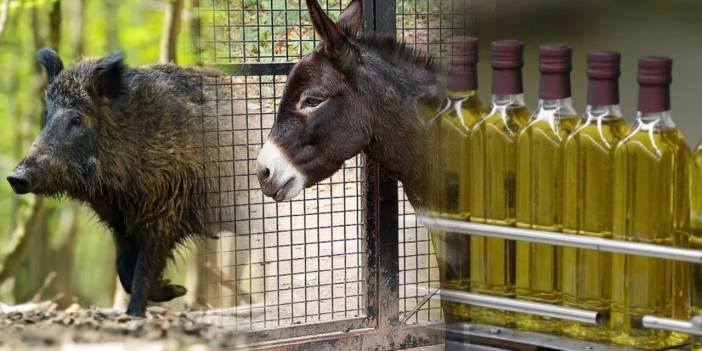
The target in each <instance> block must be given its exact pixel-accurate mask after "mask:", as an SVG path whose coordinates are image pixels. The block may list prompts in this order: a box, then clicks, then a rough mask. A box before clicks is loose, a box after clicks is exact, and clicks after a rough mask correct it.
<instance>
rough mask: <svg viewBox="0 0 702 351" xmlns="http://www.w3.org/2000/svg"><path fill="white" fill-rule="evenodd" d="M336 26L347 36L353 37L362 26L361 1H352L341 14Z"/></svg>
mask: <svg viewBox="0 0 702 351" xmlns="http://www.w3.org/2000/svg"><path fill="white" fill-rule="evenodd" d="M336 25H337V26H338V27H339V29H341V31H342V32H343V33H344V34H346V35H348V36H351V37H353V36H355V35H356V33H358V30H359V29H361V25H363V0H352V1H351V3H350V4H349V6H347V7H346V9H345V10H344V11H343V12H342V13H341V15H340V16H339V19H338V20H337V21H336Z"/></svg>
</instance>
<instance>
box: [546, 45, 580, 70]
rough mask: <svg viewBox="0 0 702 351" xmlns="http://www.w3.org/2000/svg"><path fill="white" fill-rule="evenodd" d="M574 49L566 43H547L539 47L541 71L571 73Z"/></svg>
mask: <svg viewBox="0 0 702 351" xmlns="http://www.w3.org/2000/svg"><path fill="white" fill-rule="evenodd" d="M571 56H572V50H571V48H570V46H568V45H565V44H546V45H542V46H541V47H539V71H541V73H570V70H571V69H572V68H573V66H572V64H571Z"/></svg>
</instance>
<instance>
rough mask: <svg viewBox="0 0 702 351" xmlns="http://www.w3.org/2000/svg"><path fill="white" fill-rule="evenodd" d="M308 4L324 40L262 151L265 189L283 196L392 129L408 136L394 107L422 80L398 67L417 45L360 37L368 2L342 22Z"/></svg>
mask: <svg viewBox="0 0 702 351" xmlns="http://www.w3.org/2000/svg"><path fill="white" fill-rule="evenodd" d="M306 1H307V7H308V9H309V12H310V15H311V19H312V23H313V25H314V28H315V31H316V32H317V33H318V35H319V37H320V39H321V44H320V45H319V46H318V47H317V48H316V49H315V50H314V52H312V53H311V54H310V55H308V56H306V57H304V58H303V59H302V60H301V61H300V62H299V63H298V64H297V65H296V66H295V67H294V68H293V70H292V72H291V73H290V75H289V76H288V81H287V85H286V87H285V91H284V92H283V96H282V99H281V101H280V106H279V109H278V114H277V118H276V121H275V124H274V125H273V128H272V130H271V133H270V135H269V137H268V140H267V141H266V143H265V144H264V145H263V148H262V149H261V153H260V154H259V156H258V165H257V168H258V178H259V181H260V183H261V188H262V190H263V193H264V194H265V195H267V196H270V197H273V198H274V199H275V200H276V201H284V200H289V199H292V198H294V197H295V196H297V195H298V194H299V193H300V192H301V191H302V190H303V189H304V188H305V187H308V186H311V185H313V184H315V183H317V182H319V181H321V180H323V179H325V178H327V177H329V176H331V175H332V174H334V172H336V171H337V170H339V169H340V168H341V166H342V165H343V163H344V161H346V160H348V159H350V158H352V157H354V156H355V155H357V154H359V153H360V152H361V151H364V150H366V151H369V146H371V147H370V148H373V147H372V145H374V144H377V143H376V141H378V140H384V139H387V138H385V137H384V136H383V135H386V134H387V133H393V134H397V135H398V138H402V137H406V136H407V135H402V133H396V131H397V128H399V129H401V128H403V127H402V126H397V124H400V123H399V121H397V120H395V121H393V120H392V118H393V117H392V116H389V114H392V113H393V112H389V111H395V112H394V113H395V114H398V112H397V110H398V109H399V106H402V105H403V104H404V103H406V101H405V100H406V96H407V95H412V94H411V93H408V91H410V90H413V89H415V88H414V87H413V86H416V85H417V84H416V82H415V81H413V80H412V77H410V76H412V75H413V74H414V73H410V74H407V72H414V71H416V70H412V69H410V68H406V67H399V66H403V64H405V63H407V62H405V61H407V60H404V59H402V58H401V57H403V55H405V54H407V53H408V52H411V50H408V49H407V48H405V47H404V46H403V45H400V44H398V43H397V42H396V41H395V40H394V38H393V37H387V36H386V37H377V36H357V35H356V34H357V32H358V31H359V29H360V27H361V25H362V23H363V5H362V1H361V0H352V1H351V3H350V4H349V5H348V7H347V8H346V9H345V10H344V11H343V12H342V13H341V15H340V16H339V18H338V20H337V21H336V23H335V22H334V21H332V20H331V19H330V18H329V17H328V16H327V15H326V14H325V13H324V11H323V10H322V8H321V6H320V5H319V4H318V3H317V1H316V0H306ZM425 61H426V60H425ZM381 116H382V117H381ZM389 130H390V131H389ZM405 142H406V141H405ZM382 148H385V149H387V145H382ZM374 149H375V148H374ZM377 149H380V148H377ZM380 153H381V154H382V153H383V152H382V151H381V152H380Z"/></svg>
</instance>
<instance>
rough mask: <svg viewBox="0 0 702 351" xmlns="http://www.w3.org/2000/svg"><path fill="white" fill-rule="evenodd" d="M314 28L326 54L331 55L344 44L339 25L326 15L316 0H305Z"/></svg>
mask: <svg viewBox="0 0 702 351" xmlns="http://www.w3.org/2000/svg"><path fill="white" fill-rule="evenodd" d="M306 2H307V9H308V10H309V11H310V17H311V18H312V24H313V25H314V30H315V31H316V32H317V34H319V36H320V37H321V38H322V46H323V48H324V50H325V51H326V53H327V54H329V55H333V54H335V53H336V52H337V50H339V49H340V48H341V47H342V46H343V45H344V44H345V41H346V40H345V39H344V34H343V33H342V32H341V29H340V28H339V26H337V25H336V23H334V21H332V20H331V18H329V16H327V14H326V13H325V12H324V10H322V7H321V6H319V3H318V2H317V0H306Z"/></svg>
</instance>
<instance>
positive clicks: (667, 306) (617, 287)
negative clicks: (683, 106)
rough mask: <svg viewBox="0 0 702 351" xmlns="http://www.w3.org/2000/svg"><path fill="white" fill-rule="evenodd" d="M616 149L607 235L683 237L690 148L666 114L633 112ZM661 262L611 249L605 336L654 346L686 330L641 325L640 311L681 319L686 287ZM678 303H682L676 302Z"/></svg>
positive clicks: (678, 240)
mask: <svg viewBox="0 0 702 351" xmlns="http://www.w3.org/2000/svg"><path fill="white" fill-rule="evenodd" d="M632 129H633V130H632V132H630V133H629V134H628V135H627V136H626V137H625V138H624V139H623V140H622V142H621V143H620V144H619V146H617V148H616V151H615V174H614V204H613V208H614V212H613V214H614V217H613V218H614V220H613V238H614V239H616V240H626V241H633V242H642V243H649V244H659V245H682V244H683V243H684V241H685V238H684V236H685V233H684V231H685V229H686V228H685V225H686V223H687V220H686V217H688V215H689V212H688V210H687V205H685V204H683V203H687V191H688V178H687V177H686V176H687V174H688V172H687V167H688V164H689V159H690V151H689V149H688V147H687V144H686V143H685V141H684V139H683V137H682V135H681V134H680V132H679V131H678V130H677V129H676V128H675V126H674V125H673V124H672V120H670V116H669V114H668V113H667V112H662V113H657V114H650V115H647V116H646V117H645V118H642V117H639V119H638V120H637V122H636V124H635V125H634V127H633V128H632ZM681 267H682V268H684V266H683V265H680V266H679V267H678V268H675V267H674V264H673V263H672V262H670V261H667V260H661V259H653V258H646V257H640V256H631V255H624V254H613V256H612V306H611V322H610V326H611V333H612V334H611V340H612V342H614V343H617V344H621V345H627V346H633V347H639V348H645V349H659V348H663V347H668V346H672V345H676V344H679V343H681V342H683V341H685V336H684V335H681V334H677V333H669V332H666V331H660V330H653V329H644V328H643V327H642V318H643V316H644V315H656V316H660V317H669V318H670V317H675V318H686V317H683V316H680V314H681V313H682V314H686V313H685V311H684V310H685V308H684V306H685V300H686V298H685V296H686V293H687V292H686V286H685V284H683V285H682V286H681V285H680V281H682V280H687V279H689V278H688V276H685V277H684V279H681V277H676V276H678V275H679V274H680V273H679V272H680V271H681ZM681 306H682V307H681Z"/></svg>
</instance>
